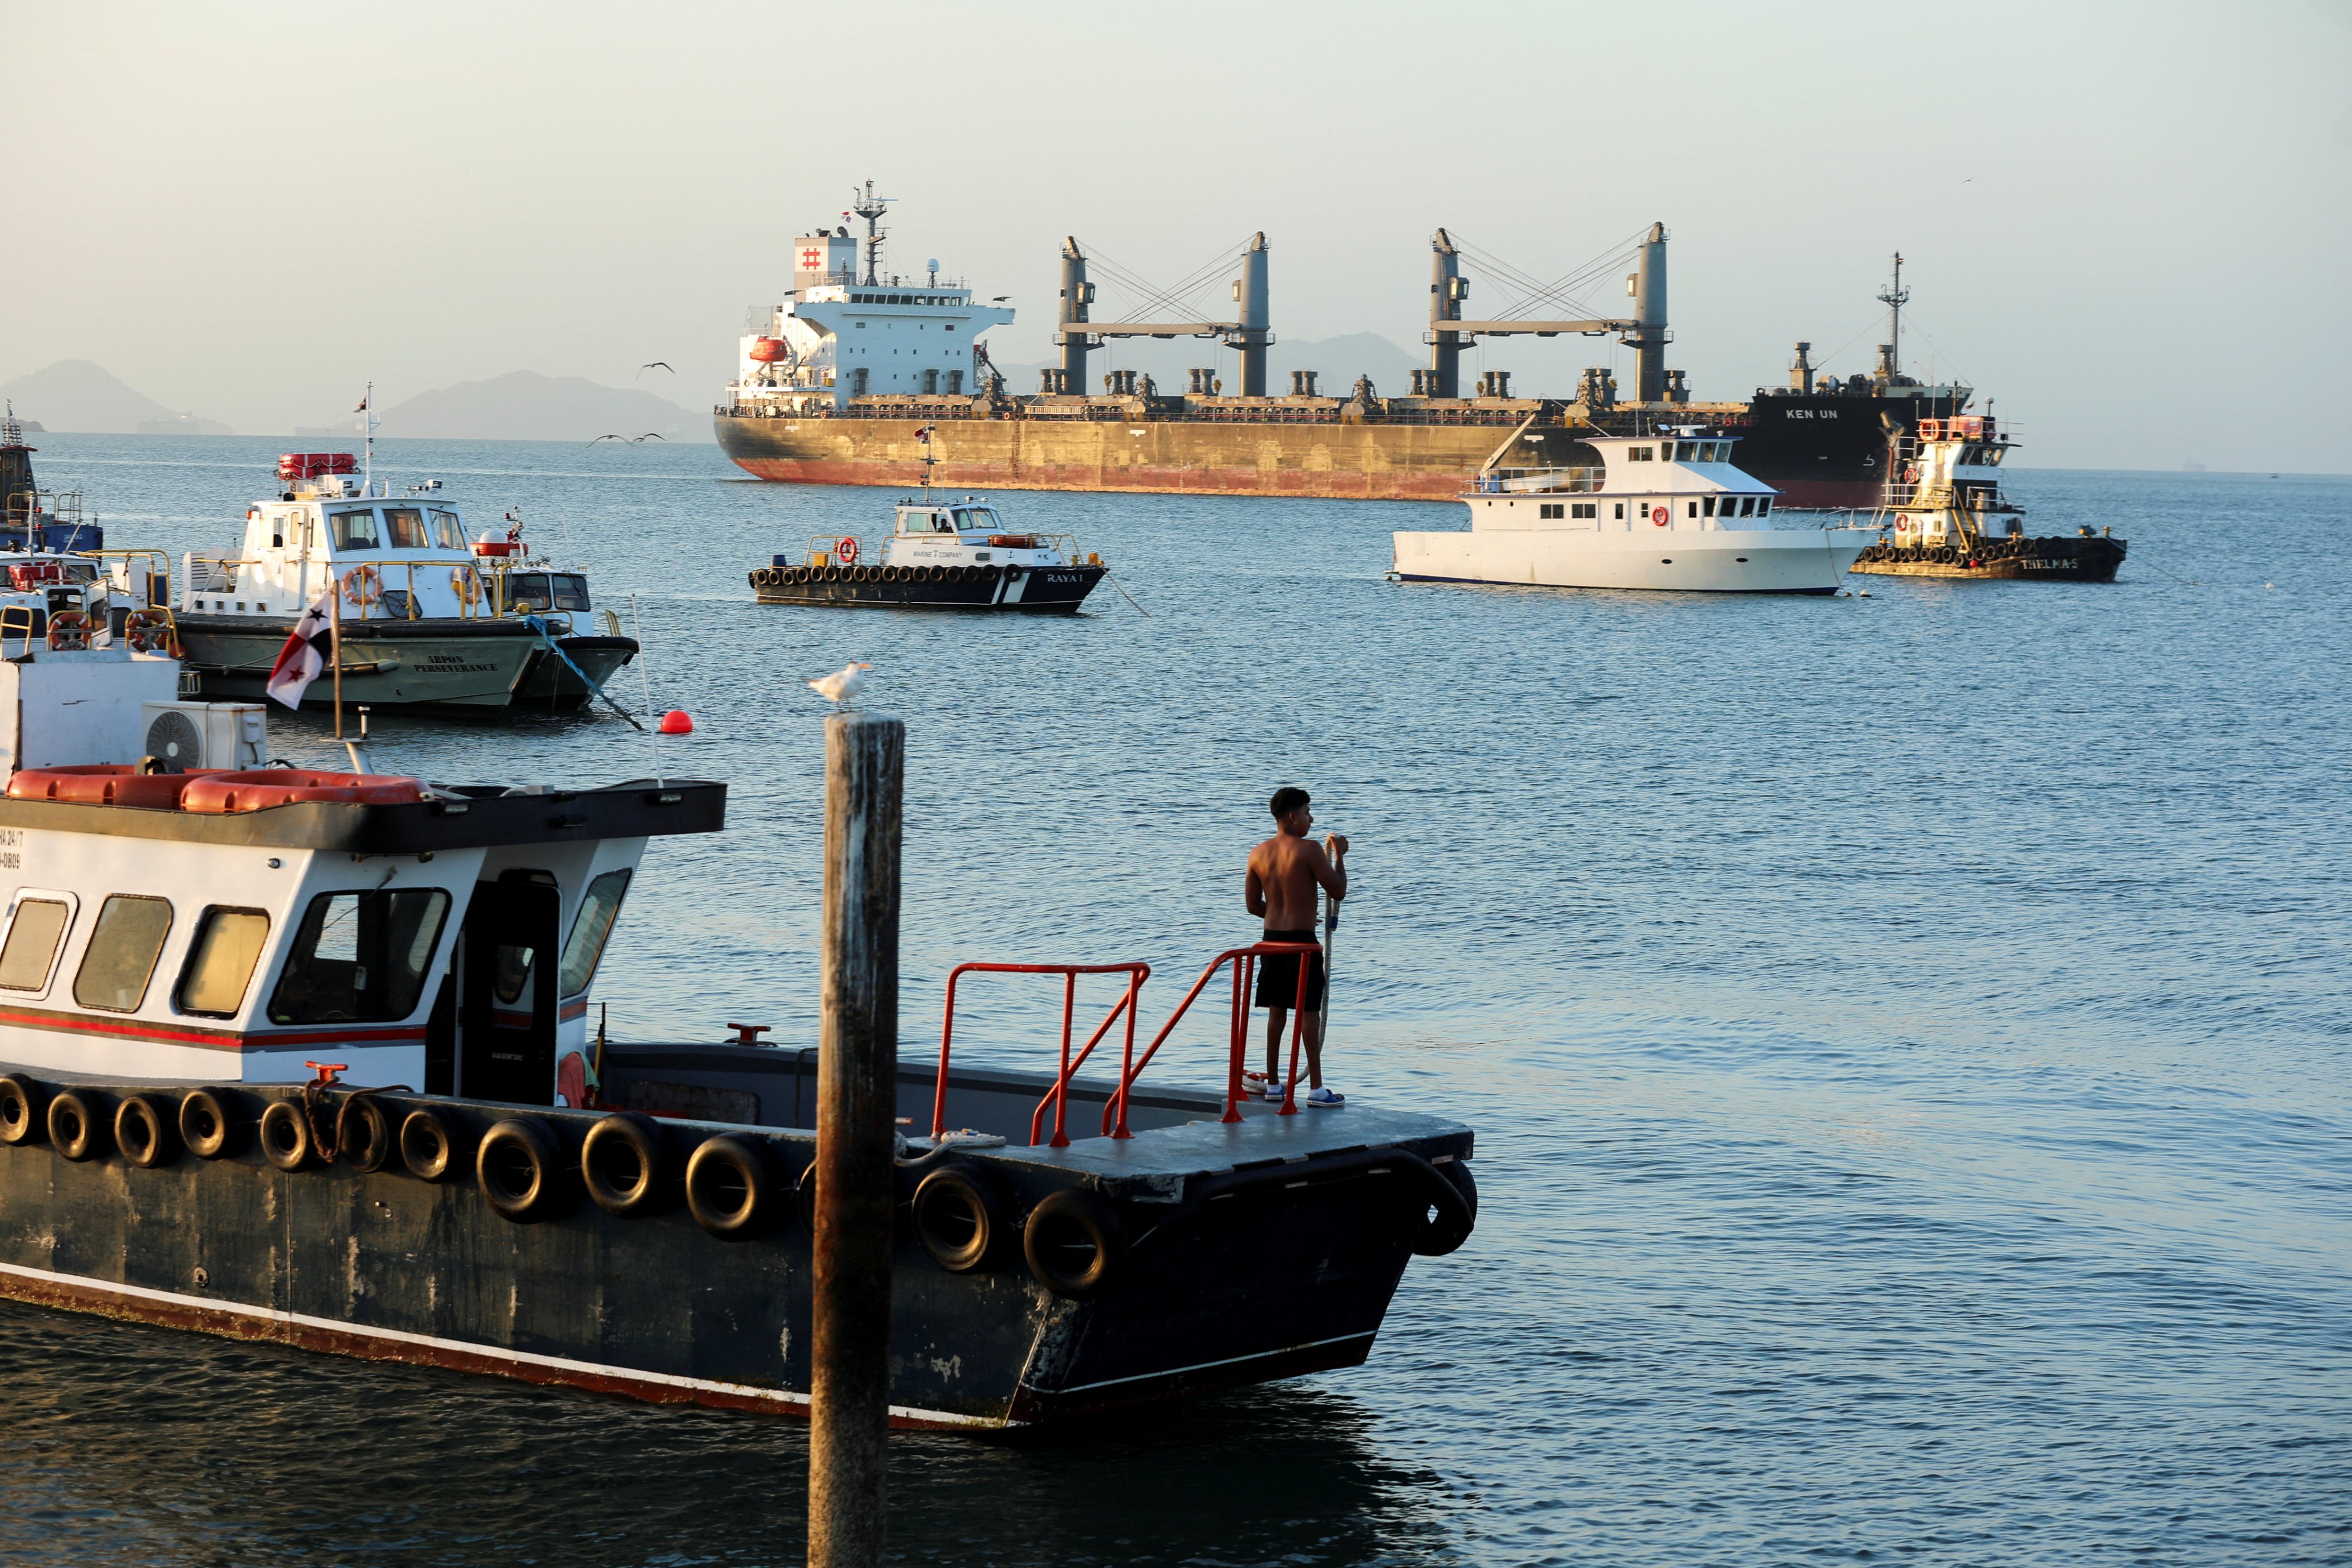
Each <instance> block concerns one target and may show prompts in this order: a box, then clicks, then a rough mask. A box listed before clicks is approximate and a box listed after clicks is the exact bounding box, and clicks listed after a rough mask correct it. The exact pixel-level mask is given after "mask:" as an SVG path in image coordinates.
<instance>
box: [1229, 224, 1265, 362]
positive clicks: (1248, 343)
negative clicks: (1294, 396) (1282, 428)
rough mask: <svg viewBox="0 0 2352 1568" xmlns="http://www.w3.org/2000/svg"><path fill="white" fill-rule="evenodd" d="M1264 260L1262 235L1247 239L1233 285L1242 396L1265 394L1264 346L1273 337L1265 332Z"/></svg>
mask: <svg viewBox="0 0 2352 1568" xmlns="http://www.w3.org/2000/svg"><path fill="white" fill-rule="evenodd" d="M1265 259H1266V253H1265V234H1264V233H1263V232H1260V233H1258V234H1255V235H1253V236H1251V237H1250V242H1249V248H1248V249H1247V250H1244V251H1243V252H1242V275H1241V277H1240V279H1238V280H1237V281H1236V282H1235V283H1234V302H1235V303H1236V304H1238V305H1239V306H1240V307H1241V309H1240V310H1238V311H1237V312H1235V314H1234V321H1235V323H1236V324H1237V325H1238V326H1239V327H1240V328H1241V331H1239V332H1237V333H1235V334H1234V348H1236V349H1237V350H1239V351H1240V354H1241V362H1242V366H1241V368H1242V395H1243V396H1244V397H1264V396H1265V345H1266V344H1267V343H1268V342H1271V341H1272V339H1273V336H1274V334H1273V333H1272V332H1270V331H1267V330H1266V328H1267V324H1268V321H1269V314H1268V304H1267V291H1266V278H1265Z"/></svg>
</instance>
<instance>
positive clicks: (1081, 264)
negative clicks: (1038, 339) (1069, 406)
mask: <svg viewBox="0 0 2352 1568" xmlns="http://www.w3.org/2000/svg"><path fill="white" fill-rule="evenodd" d="M1094 297H1095V294H1094V285H1093V284H1091V283H1089V282H1087V257H1086V252H1084V251H1082V250H1080V249H1079V248H1078V241H1077V237H1076V235H1072V236H1069V237H1066V238H1065V239H1064V240H1063V241H1062V315H1061V321H1062V331H1061V332H1060V333H1059V334H1058V335H1059V336H1060V338H1061V340H1062V374H1061V387H1060V390H1061V391H1063V392H1067V393H1076V394H1081V395H1082V394H1084V393H1085V391H1086V390H1087V334H1086V333H1084V332H1074V331H1070V330H1069V329H1070V327H1071V326H1072V325H1073V324H1074V323H1076V322H1079V321H1085V320H1086V319H1087V305H1089V304H1091V303H1092V302H1093V300H1094Z"/></svg>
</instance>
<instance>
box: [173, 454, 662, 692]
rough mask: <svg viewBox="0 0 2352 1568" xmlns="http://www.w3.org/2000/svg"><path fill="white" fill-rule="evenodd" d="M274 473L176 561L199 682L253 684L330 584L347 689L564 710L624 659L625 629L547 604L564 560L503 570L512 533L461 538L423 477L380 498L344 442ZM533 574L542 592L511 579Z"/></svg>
mask: <svg viewBox="0 0 2352 1568" xmlns="http://www.w3.org/2000/svg"><path fill="white" fill-rule="evenodd" d="M278 481H279V487H280V488H279V493H278V495H277V496H275V497H273V498H272V499H270V500H266V501H258V502H256V503H255V504H254V505H252V506H250V507H248V508H247V510H246V514H245V538H244V540H243V542H242V543H241V544H240V546H239V547H238V548H237V549H236V550H233V551H232V550H220V551H194V552H190V553H189V554H188V555H187V556H186V557H185V560H184V572H183V579H184V580H183V582H182V583H181V585H180V599H179V604H178V605H177V619H178V627H179V635H180V644H181V647H182V650H183V653H184V658H185V659H186V661H187V666H188V669H189V672H190V674H191V675H192V676H193V677H194V680H195V681H196V683H197V689H199V690H200V691H201V692H202V693H203V694H204V695H205V696H207V697H241V698H258V697H260V696H261V695H262V692H263V689H264V687H265V686H266V685H267V683H268V679H269V670H270V667H271V665H272V664H273V663H275V662H276V660H277V658H278V650H279V649H280V648H281V647H284V646H285V642H286V637H287V634H288V633H289V631H290V630H291V629H292V628H293V626H294V624H295V622H296V621H297V619H299V617H300V616H301V614H302V612H303V611H304V610H305V609H307V608H308V607H309V606H310V605H311V604H312V602H314V601H315V600H317V599H318V598H319V597H320V595H322V594H324V593H326V592H327V591H328V589H329V588H330V586H332V588H333V589H334V591H335V593H336V595H337V599H338V602H337V604H336V610H337V612H338V614H339V616H340V617H341V643H342V650H343V651H342V666H343V668H342V695H343V700H345V701H347V702H354V703H367V704H370V705H373V706H379V707H392V708H399V707H446V708H459V709H471V710H481V709H503V708H509V707H519V706H529V705H536V704H539V703H545V704H547V705H548V706H550V707H552V708H556V709H566V710H568V709H576V708H579V707H582V706H583V705H585V704H586V703H587V702H588V701H589V700H591V699H592V698H593V696H594V695H595V693H596V692H597V691H598V690H600V689H602V688H603V686H604V683H605V681H607V680H608V679H611V678H612V676H613V673H614V671H615V670H617V669H619V668H621V667H622V666H623V665H625V664H626V663H627V662H628V661H629V660H630V659H631V658H635V655H636V651H637V645H636V644H635V642H634V641H632V640H631V639H630V638H628V637H620V636H617V635H604V636H595V635H586V634H580V633H575V632H574V630H573V629H572V621H571V618H570V616H569V614H568V613H566V611H565V610H564V609H562V607H560V606H561V604H562V599H563V597H565V596H567V595H570V593H571V590H572V586H573V582H574V580H575V579H576V576H577V574H551V573H549V572H547V571H545V570H543V569H541V570H538V571H536V572H533V573H527V574H524V580H520V581H518V580H510V579H511V578H512V573H511V571H510V568H511V567H512V565H513V564H514V563H516V562H518V561H520V560H523V559H525V557H524V556H523V555H522V554H521V553H520V545H519V544H517V543H516V542H514V541H512V540H511V539H510V538H509V539H503V540H499V539H492V538H489V537H488V536H487V535H486V536H485V537H484V538H483V539H482V540H481V541H480V542H469V541H468V540H467V537H466V525H465V521H464V520H463V518H462V517H461V516H460V515H459V513H458V510H457V507H456V506H455V505H454V504H453V503H451V502H449V501H446V500H443V499H441V496H440V488H439V483H438V481H435V482H433V483H432V484H428V485H425V486H419V487H415V488H414V489H411V490H409V491H408V492H407V493H405V494H403V495H401V496H397V497H395V496H394V495H393V494H392V493H391V487H390V485H389V484H379V483H371V482H370V481H369V479H367V478H366V477H365V475H364V474H363V473H362V471H361V470H360V469H359V466H358V464H357V463H356V462H355V461H354V460H353V459H352V456H351V454H349V453H345V452H334V453H319V452H311V453H289V454H287V455H286V456H284V457H282V458H279V459H278ZM559 577H560V578H562V579H564V580H565V581H564V582H563V583H561V584H559V583H558V582H557V579H558V578H559ZM534 579H536V580H541V581H537V582H536V584H535V585H536V586H537V587H538V588H539V590H540V593H541V595H543V599H542V598H540V597H534V595H532V594H530V592H527V591H525V590H526V588H527V587H529V586H531V585H533V584H532V582H531V581H530V580H534ZM577 586H578V592H577V595H576V597H577V599H578V602H579V603H580V604H581V605H583V608H584V606H585V603H586V595H585V586H584V582H581V583H579V584H577ZM311 700H315V701H324V700H326V689H325V688H323V687H319V688H313V691H312V699H311Z"/></svg>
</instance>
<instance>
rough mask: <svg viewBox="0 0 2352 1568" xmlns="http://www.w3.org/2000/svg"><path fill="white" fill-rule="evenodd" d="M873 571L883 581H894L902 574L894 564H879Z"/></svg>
mask: <svg viewBox="0 0 2352 1568" xmlns="http://www.w3.org/2000/svg"><path fill="white" fill-rule="evenodd" d="M875 571H876V573H877V575H878V576H879V577H880V579H881V580H882V581H883V582H885V583H896V582H898V580H899V579H900V577H901V576H902V575H903V574H901V573H900V572H899V570H898V568H897V567H896V566H879V567H877V568H875Z"/></svg>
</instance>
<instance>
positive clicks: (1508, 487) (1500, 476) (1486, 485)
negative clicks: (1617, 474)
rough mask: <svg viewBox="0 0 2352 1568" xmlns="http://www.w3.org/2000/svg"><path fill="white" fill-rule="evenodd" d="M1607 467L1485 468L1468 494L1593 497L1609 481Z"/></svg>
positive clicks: (1472, 484) (1474, 479) (1479, 473)
mask: <svg viewBox="0 0 2352 1568" xmlns="http://www.w3.org/2000/svg"><path fill="white" fill-rule="evenodd" d="M1608 474H1609V470H1608V469H1606V468H1482V469H1480V470H1479V471H1478V472H1477V473H1475V474H1474V475H1472V476H1471V480H1470V488H1469V489H1466V490H1465V491H1464V492H1463V493H1464V494H1465V495H1488V496H1495V495H1541V494H1550V493H1552V492H1554V491H1561V492H1565V493H1568V494H1570V495H1590V494H1591V492H1593V491H1594V490H1597V489H1600V488H1601V484H1602V482H1603V481H1604V480H1605V479H1607V478H1608Z"/></svg>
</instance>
